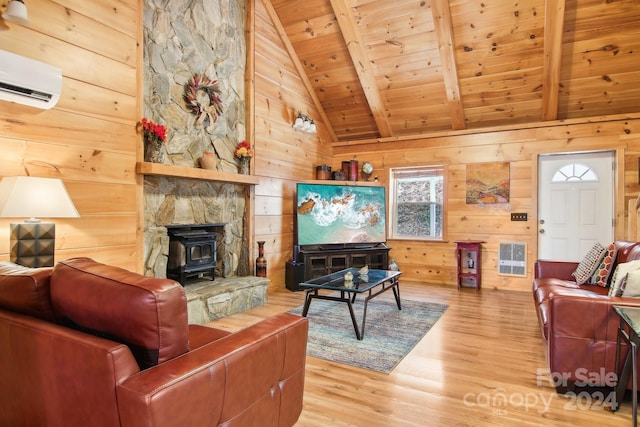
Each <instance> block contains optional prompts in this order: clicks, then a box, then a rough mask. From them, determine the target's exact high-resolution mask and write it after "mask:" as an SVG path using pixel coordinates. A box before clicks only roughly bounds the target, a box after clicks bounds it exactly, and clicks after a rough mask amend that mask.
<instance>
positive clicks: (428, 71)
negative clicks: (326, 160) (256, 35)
mask: <svg viewBox="0 0 640 427" xmlns="http://www.w3.org/2000/svg"><path fill="white" fill-rule="evenodd" d="M263 2H264V5H265V6H266V8H267V10H268V11H269V12H270V14H271V17H272V19H273V20H274V21H275V22H274V23H275V25H276V26H277V27H278V28H279V29H280V31H281V32H282V36H283V37H284V38H285V45H287V46H289V49H290V52H289V53H290V55H291V56H292V58H293V60H294V62H298V63H299V66H300V69H301V70H302V72H303V73H304V76H303V78H305V77H306V79H307V85H308V88H309V90H310V91H311V92H312V95H311V96H312V97H313V98H314V99H315V101H316V103H317V105H316V107H317V108H318V110H319V111H320V116H321V117H319V118H318V119H319V120H320V121H327V123H324V124H325V125H327V126H328V128H329V133H330V134H331V135H332V137H335V142H341V141H354V140H362V139H375V138H386V137H399V136H405V135H418V134H429V133H433V132H438V131H447V130H458V129H478V128H482V127H488V126H497V125H509V124H511V125H517V124H524V123H535V122H541V121H548V120H557V119H570V118H585V117H595V116H602V115H619V114H629V113H638V112H640V0H546V1H545V0H449V1H447V0H263ZM322 119H324V120H322Z"/></svg>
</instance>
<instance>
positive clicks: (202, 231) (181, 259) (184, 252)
mask: <svg viewBox="0 0 640 427" xmlns="http://www.w3.org/2000/svg"><path fill="white" fill-rule="evenodd" d="M221 227H222V228H224V224H190V225H169V226H167V233H168V235H169V259H168V262H167V277H168V278H170V279H174V280H176V281H178V282H180V284H181V285H182V286H184V285H185V284H186V282H187V279H188V278H190V277H194V276H197V277H201V276H205V275H209V277H210V278H211V280H214V279H215V277H216V237H217V236H218V234H219V233H218V232H216V229H220V228H221Z"/></svg>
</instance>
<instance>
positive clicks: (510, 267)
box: [498, 242, 527, 277]
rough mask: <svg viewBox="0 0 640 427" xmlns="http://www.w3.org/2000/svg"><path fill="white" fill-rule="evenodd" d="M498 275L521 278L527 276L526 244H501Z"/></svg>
mask: <svg viewBox="0 0 640 427" xmlns="http://www.w3.org/2000/svg"><path fill="white" fill-rule="evenodd" d="M498 274H502V275H506V276H520V277H526V276H527V244H526V243H515V242H509V243H500V252H499V253H498Z"/></svg>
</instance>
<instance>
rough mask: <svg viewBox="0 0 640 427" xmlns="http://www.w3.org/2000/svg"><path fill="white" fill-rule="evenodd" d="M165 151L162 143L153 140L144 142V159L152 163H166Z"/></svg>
mask: <svg viewBox="0 0 640 427" xmlns="http://www.w3.org/2000/svg"><path fill="white" fill-rule="evenodd" d="M164 160H165V153H164V150H163V149H162V145H158V144H154V143H153V142H149V141H145V142H144V161H145V162H151V163H164Z"/></svg>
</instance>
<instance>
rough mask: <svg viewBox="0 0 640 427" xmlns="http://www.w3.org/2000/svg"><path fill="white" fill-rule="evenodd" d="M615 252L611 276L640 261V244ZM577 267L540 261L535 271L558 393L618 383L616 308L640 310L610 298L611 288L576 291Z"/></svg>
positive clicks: (622, 244)
mask: <svg viewBox="0 0 640 427" xmlns="http://www.w3.org/2000/svg"><path fill="white" fill-rule="evenodd" d="M615 246H616V254H617V255H616V258H615V262H614V264H613V267H612V271H615V268H616V266H617V265H618V264H619V263H623V262H628V261H631V260H636V259H640V243H638V242H627V241H618V242H615ZM577 266H578V263H577V262H557V261H546V260H537V261H536V263H535V266H534V277H535V278H534V281H533V299H534V303H535V307H536V311H537V314H538V323H539V326H540V332H541V334H542V338H543V340H544V343H545V347H546V353H547V362H548V364H549V370H550V372H551V378H552V380H553V382H554V385H555V386H556V388H557V389H558V391H559V392H566V391H569V390H572V389H573V388H574V387H575V385H576V384H579V385H583V384H585V383H586V384H588V385H595V386H612V385H613V383H615V381H616V380H617V377H616V376H615V374H616V372H615V362H616V361H615V358H616V339H617V333H618V327H619V325H620V318H619V317H618V315H617V314H616V313H615V311H614V310H613V306H614V305H630V306H637V307H640V299H639V298H628V297H627V298H625V297H610V296H608V293H609V288H608V287H601V286H596V285H589V284H585V285H577V284H576V282H575V279H574V278H573V277H572V276H571V273H573V272H574V271H575V270H576V267H577ZM611 276H613V273H612V274H611ZM624 354H626V347H624V350H623V355H624ZM621 359H622V358H621ZM639 366H640V364H639ZM639 372H640V370H639ZM639 378H640V376H639ZM630 384H631V383H630V382H629V388H631V387H630Z"/></svg>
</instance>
